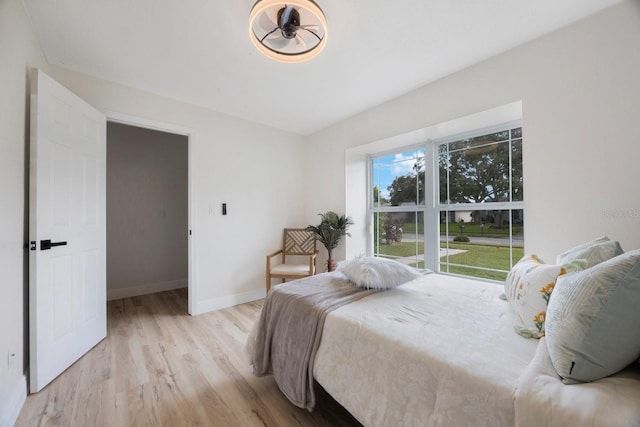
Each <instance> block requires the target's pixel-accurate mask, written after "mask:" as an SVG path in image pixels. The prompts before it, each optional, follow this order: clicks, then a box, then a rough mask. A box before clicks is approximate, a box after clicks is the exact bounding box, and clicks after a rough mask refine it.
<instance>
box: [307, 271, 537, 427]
mask: <svg viewBox="0 0 640 427" xmlns="http://www.w3.org/2000/svg"><path fill="white" fill-rule="evenodd" d="M502 292H503V287H502V286H500V285H496V284H491V283H485V282H479V281H474V280H468V279H463V278H457V277H452V276H444V275H439V274H431V275H427V276H424V277H423V278H420V279H417V280H415V281H413V282H410V283H408V284H405V285H402V286H400V287H398V288H396V289H394V290H391V291H386V292H381V293H378V294H375V295H372V296H369V297H367V298H364V299H362V300H360V301H357V302H354V303H352V304H349V305H347V306H344V307H341V308H339V309H337V310H336V311H333V312H331V313H329V315H328V316H327V318H326V321H325V325H324V332H323V335H322V341H321V344H320V348H319V349H318V353H317V356H316V363H315V368H314V376H315V378H316V380H317V381H318V382H319V383H320V384H321V385H322V386H323V387H324V388H325V389H326V390H327V391H328V392H329V393H330V394H331V395H332V396H333V397H334V398H335V399H336V400H337V401H338V402H340V403H341V404H342V405H343V406H344V407H345V408H346V409H348V410H349V411H350V412H351V413H352V414H353V415H354V416H355V417H356V418H357V419H358V420H359V421H360V422H362V423H363V424H364V425H366V426H399V425H402V426H456V427H461V426H491V427H495V426H513V425H514V424H515V413H514V403H513V389H514V385H515V384H516V381H517V380H518V378H519V377H520V375H521V374H522V372H523V371H524V370H525V368H526V367H527V365H528V364H529V362H530V361H531V360H532V359H533V356H534V354H535V351H536V347H537V345H538V341H537V340H527V339H524V338H522V337H520V336H519V335H517V334H516V333H515V332H514V330H513V325H515V324H516V323H517V322H518V320H517V317H516V315H515V313H513V311H512V310H511V308H510V306H509V304H508V303H507V302H506V301H503V300H501V299H500V298H499V295H500V294H501V293H502Z"/></svg>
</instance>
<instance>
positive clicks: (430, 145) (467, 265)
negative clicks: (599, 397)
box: [370, 123, 524, 280]
mask: <svg viewBox="0 0 640 427" xmlns="http://www.w3.org/2000/svg"><path fill="white" fill-rule="evenodd" d="M370 165H371V169H370V170H371V174H370V182H371V193H370V201H371V203H370V218H371V220H372V224H373V245H372V247H373V254H374V255H376V256H381V257H388V258H394V259H398V260H399V261H402V262H405V263H407V264H410V265H413V266H419V267H422V266H427V267H429V268H433V269H436V270H438V271H440V272H445V273H453V274H461V275H467V276H473V277H479V278H485V279H492V280H504V279H505V278H506V275H507V273H508V271H509V270H510V268H511V266H512V265H513V264H514V263H515V262H517V261H518V260H519V259H520V258H521V257H522V256H523V252H524V249H523V248H524V211H523V208H524V193H523V180H522V128H521V126H520V124H519V123H512V124H509V125H502V126H499V127H495V128H493V129H484V130H479V131H475V132H470V133H467V134H466V135H462V136H457V137H456V136H454V137H449V138H441V139H438V140H434V141H429V142H427V143H425V144H424V145H422V146H420V147H418V148H413V149H406V150H402V151H399V152H395V153H391V154H387V155H383V156H379V157H374V158H372V159H371V163H370ZM430 189H431V190H430ZM429 218H431V219H432V220H429ZM430 229H431V230H433V232H432V233H429V230H430ZM425 231H427V233H425ZM425 236H434V238H433V239H430V238H429V237H427V238H425ZM425 247H426V248H427V252H428V253H436V252H437V254H436V255H435V256H434V257H433V259H435V258H437V260H435V261H433V262H430V261H429V259H428V257H425V255H424V254H425ZM429 248H433V249H436V248H437V251H429V250H428V249H429Z"/></svg>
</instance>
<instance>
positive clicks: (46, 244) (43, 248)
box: [40, 240, 67, 251]
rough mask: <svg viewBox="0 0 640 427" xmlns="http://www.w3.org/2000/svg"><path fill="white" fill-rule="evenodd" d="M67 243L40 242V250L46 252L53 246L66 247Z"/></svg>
mask: <svg viewBox="0 0 640 427" xmlns="http://www.w3.org/2000/svg"><path fill="white" fill-rule="evenodd" d="M66 245H67V242H52V241H51V240H40V250H41V251H46V250H47V249H51V248H52V247H54V246H66Z"/></svg>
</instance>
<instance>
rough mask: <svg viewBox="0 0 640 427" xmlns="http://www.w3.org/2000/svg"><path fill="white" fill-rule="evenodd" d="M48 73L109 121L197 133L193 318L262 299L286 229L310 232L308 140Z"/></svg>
mask: <svg viewBox="0 0 640 427" xmlns="http://www.w3.org/2000/svg"><path fill="white" fill-rule="evenodd" d="M50 74H51V75H52V77H53V78H55V79H56V80H58V81H59V82H60V83H62V84H63V85H65V86H66V87H67V88H69V89H71V90H72V91H73V92H75V93H76V94H78V95H79V96H80V97H82V98H84V99H85V100H86V101H87V102H89V103H90V104H92V105H93V106H94V107H96V108H98V109H99V110H102V111H105V112H107V116H109V112H116V113H119V114H123V115H129V116H135V117H140V118H143V119H148V120H153V121H158V122H163V123H168V124H171V125H175V126H178V127H184V128H189V129H193V131H194V132H195V134H194V146H193V147H192V150H193V152H192V153H191V156H192V157H191V158H190V163H191V168H192V178H193V183H192V185H193V188H194V190H195V191H194V193H193V198H194V200H193V204H192V207H193V208H194V215H193V218H194V224H192V225H191V227H192V229H193V236H192V239H195V245H194V249H195V257H194V258H195V259H194V266H193V268H194V271H193V272H192V274H193V276H192V277H193V280H194V281H195V284H196V292H192V293H191V294H192V295H191V296H193V297H195V298H196V301H197V304H196V306H197V307H196V313H201V312H204V311H207V310H212V309H217V308H220V307H224V306H228V305H232V304H236V303H239V302H244V301H249V300H254V299H257V298H260V297H261V296H263V295H264V292H265V289H264V268H265V266H264V263H265V256H266V254H267V253H269V252H270V251H273V250H274V249H277V248H278V247H279V246H280V245H281V239H282V229H283V228H284V227H287V226H298V225H305V223H304V222H303V219H304V211H303V207H302V203H301V202H300V200H303V199H304V176H305V175H304V173H305V165H304V150H305V146H304V140H303V138H302V137H301V136H299V135H294V134H290V133H286V132H283V131H279V130H275V129H273V128H269V127H266V126H262V125H258V124H255V123H251V122H248V121H245V120H240V119H235V118H232V117H230V116H227V115H223V114H219V113H215V112H212V111H210V110H207V109H204V108H200V107H196V106H193V105H189V104H184V103H181V102H178V101H175V100H171V99H168V98H164V97H161V96H157V95H153V94H150V93H147V92H143V91H140V90H137V89H133V88H129V87H125V86H122V85H119V84H116V83H112V82H107V81H105V80H102V79H98V78H95V77H91V76H87V75H85V74H81V73H76V72H73V71H69V70H66V69H63V68H59V67H54V66H51V67H50ZM185 78H187V77H185ZM222 203H227V207H228V215H226V216H222V214H221V205H222Z"/></svg>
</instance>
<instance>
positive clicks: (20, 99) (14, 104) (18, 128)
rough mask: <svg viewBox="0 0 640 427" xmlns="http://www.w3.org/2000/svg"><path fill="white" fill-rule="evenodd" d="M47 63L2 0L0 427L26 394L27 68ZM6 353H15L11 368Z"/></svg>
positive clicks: (10, 1)
mask: <svg viewBox="0 0 640 427" xmlns="http://www.w3.org/2000/svg"><path fill="white" fill-rule="evenodd" d="M34 66H37V67H41V68H45V69H46V62H45V59H44V57H43V55H42V51H41V49H40V46H39V44H38V42H37V40H36V37H35V33H34V32H33V31H32V29H31V26H30V23H29V20H28V18H27V16H26V13H25V11H24V8H23V6H22V3H21V2H20V1H19V0H3V1H0V94H2V95H1V97H0V292H2V298H0V426H3V427H4V426H9V425H12V424H13V422H14V421H15V418H16V417H17V415H18V412H19V411H20V408H21V406H22V403H23V402H24V399H25V397H26V382H25V377H24V376H23V373H24V370H25V369H26V360H27V356H26V352H25V348H26V346H27V339H26V335H27V332H26V330H27V329H26V328H27V323H26V318H25V313H26V309H25V308H26V307H25V305H26V280H27V279H26V278H27V275H26V271H27V270H26V268H25V266H26V264H25V263H26V251H25V250H24V249H23V247H22V245H23V243H24V242H25V241H26V239H27V237H26V228H25V212H26V208H25V201H27V200H28V199H27V198H26V190H25V188H26V182H27V181H26V178H25V162H26V159H27V151H26V146H25V140H28V126H29V119H28V114H29V110H28V100H29V77H28V72H29V69H30V67H34ZM8 354H15V357H13V359H12V363H11V365H10V366H9V363H8V361H7V357H8Z"/></svg>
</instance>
